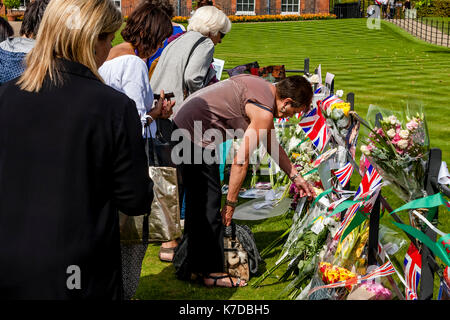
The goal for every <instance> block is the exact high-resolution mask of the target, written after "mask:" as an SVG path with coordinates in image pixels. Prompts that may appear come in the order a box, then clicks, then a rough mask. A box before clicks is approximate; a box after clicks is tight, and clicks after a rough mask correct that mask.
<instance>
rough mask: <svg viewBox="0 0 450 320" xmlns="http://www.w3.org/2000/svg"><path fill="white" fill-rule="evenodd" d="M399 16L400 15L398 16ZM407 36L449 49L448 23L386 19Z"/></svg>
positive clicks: (429, 20)
mask: <svg viewBox="0 0 450 320" xmlns="http://www.w3.org/2000/svg"><path fill="white" fill-rule="evenodd" d="M400 16H401V15H400ZM386 21H389V22H392V23H394V24H395V25H397V26H399V27H401V28H402V29H404V30H405V31H406V32H408V33H409V34H411V35H413V36H415V37H417V38H419V39H421V40H424V41H426V42H428V43H432V44H436V45H440V46H444V47H450V21H445V20H444V19H442V20H440V19H433V18H424V17H421V18H417V17H416V18H408V17H407V18H405V17H403V18H387V19H386Z"/></svg>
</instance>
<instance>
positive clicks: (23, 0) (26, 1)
mask: <svg viewBox="0 0 450 320" xmlns="http://www.w3.org/2000/svg"><path fill="white" fill-rule="evenodd" d="M29 3H30V0H20V7H19V10H25V9H26V8H27V5H28V4H29Z"/></svg>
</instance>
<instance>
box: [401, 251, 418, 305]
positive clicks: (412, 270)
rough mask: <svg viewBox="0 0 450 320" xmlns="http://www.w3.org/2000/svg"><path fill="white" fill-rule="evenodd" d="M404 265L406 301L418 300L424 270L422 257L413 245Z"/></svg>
mask: <svg viewBox="0 0 450 320" xmlns="http://www.w3.org/2000/svg"><path fill="white" fill-rule="evenodd" d="M404 265H405V281H406V288H405V293H406V300H417V286H418V285H419V280H420V272H421V269H422V255H421V254H420V253H419V250H417V248H416V247H415V246H414V244H412V243H411V244H410V245H409V248H408V252H407V253H406V255H405V261H404Z"/></svg>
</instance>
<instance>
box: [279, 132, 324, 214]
mask: <svg viewBox="0 0 450 320" xmlns="http://www.w3.org/2000/svg"><path fill="white" fill-rule="evenodd" d="M275 130H276V133H277V139H278V141H279V143H280V145H281V146H282V148H283V149H284V150H285V151H286V154H287V155H288V156H289V159H290V160H291V162H292V163H293V164H294V165H295V166H296V167H297V170H299V171H300V174H301V175H302V176H303V177H304V178H305V180H306V181H308V182H310V183H311V184H312V185H313V186H314V187H316V188H318V189H319V188H321V187H322V185H321V183H320V177H319V174H318V173H317V172H313V173H311V171H312V170H313V169H314V167H313V165H312V162H313V160H314V159H315V158H316V157H317V154H316V152H315V151H314V148H313V145H312V143H311V140H310V139H309V138H308V137H306V135H305V133H304V132H303V130H302V128H301V127H300V126H299V125H297V124H294V123H287V124H278V125H277V126H276V127H275ZM271 166H273V167H275V168H273V170H271V172H273V174H274V176H273V178H272V181H273V186H274V188H277V187H279V186H282V185H286V184H289V189H288V192H289V196H290V197H291V198H293V200H292V203H291V208H292V209H295V208H296V206H297V203H298V201H299V199H300V194H299V190H297V188H296V187H295V185H294V184H293V183H291V182H290V181H289V177H288V176H287V175H286V174H285V173H284V172H282V171H281V170H279V168H277V166H276V165H275V164H274V163H271Z"/></svg>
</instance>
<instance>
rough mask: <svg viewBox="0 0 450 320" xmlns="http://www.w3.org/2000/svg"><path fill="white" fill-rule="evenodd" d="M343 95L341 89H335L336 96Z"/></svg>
mask: <svg viewBox="0 0 450 320" xmlns="http://www.w3.org/2000/svg"><path fill="white" fill-rule="evenodd" d="M343 95H344V91H343V90H338V91H336V96H337V97H339V98H340V97H342V96H343Z"/></svg>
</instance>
